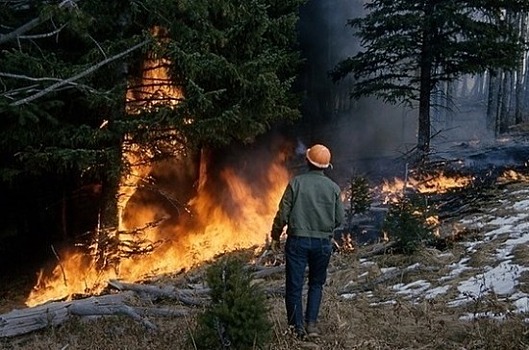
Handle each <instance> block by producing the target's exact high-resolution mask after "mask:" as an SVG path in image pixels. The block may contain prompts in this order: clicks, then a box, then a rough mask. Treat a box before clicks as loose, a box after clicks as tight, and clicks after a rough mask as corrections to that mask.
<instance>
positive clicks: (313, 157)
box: [305, 144, 331, 169]
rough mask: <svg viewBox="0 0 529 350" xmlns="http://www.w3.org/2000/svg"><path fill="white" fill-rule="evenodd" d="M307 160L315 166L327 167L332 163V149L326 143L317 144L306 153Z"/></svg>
mask: <svg viewBox="0 0 529 350" xmlns="http://www.w3.org/2000/svg"><path fill="white" fill-rule="evenodd" d="M305 156H306V157H307V160H308V161H309V162H310V163H311V164H312V165H314V166H315V167H318V168H321V169H325V168H328V167H329V165H330V164H331V151H329V149H328V148H327V147H325V146H324V145H320V144H315V145H314V146H312V147H311V148H309V149H308V150H307V153H306V154H305Z"/></svg>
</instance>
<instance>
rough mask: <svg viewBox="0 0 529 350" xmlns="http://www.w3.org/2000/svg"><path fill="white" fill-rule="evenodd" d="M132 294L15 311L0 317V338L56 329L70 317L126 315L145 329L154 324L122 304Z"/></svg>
mask: <svg viewBox="0 0 529 350" xmlns="http://www.w3.org/2000/svg"><path fill="white" fill-rule="evenodd" d="M132 295H133V293H120V294H110V295H103V296H93V297H90V298H87V299H79V300H71V301H56V302H51V303H46V304H43V305H39V306H35V307H32V308H27V309H15V310H13V311H11V312H8V313H6V314H3V315H0V337H12V336H16V335H20V334H25V333H29V332H33V331H36V330H39V329H43V328H46V327H50V326H58V325H60V324H62V323H64V322H65V321H67V320H68V319H69V318H70V317H71V316H97V315H118V314H126V315H129V316H132V317H133V318H134V319H136V320H139V321H141V322H142V323H143V324H144V325H145V326H147V327H149V328H152V327H153V326H154V325H152V324H151V323H149V322H148V321H147V320H144V319H143V318H141V316H139V315H138V314H137V313H135V312H134V309H133V308H130V307H128V306H127V305H126V304H125V302H126V301H128V300H130V298H131V297H132Z"/></svg>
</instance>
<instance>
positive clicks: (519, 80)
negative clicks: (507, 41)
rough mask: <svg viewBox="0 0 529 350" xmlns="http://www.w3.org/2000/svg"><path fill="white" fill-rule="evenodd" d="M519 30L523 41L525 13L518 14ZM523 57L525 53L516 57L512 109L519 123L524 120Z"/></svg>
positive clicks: (525, 32)
mask: <svg viewBox="0 0 529 350" xmlns="http://www.w3.org/2000/svg"><path fill="white" fill-rule="evenodd" d="M519 17H520V18H519V23H520V24H519V30H520V37H521V40H522V42H525V39H526V37H527V29H526V27H527V14H526V13H520V14H519ZM524 57H525V53H524V54H522V55H521V56H520V57H519V59H518V69H517V71H516V90H515V110H514V123H515V124H520V123H523V122H524V111H523V100H522V98H523V87H524V81H523V79H524V74H523V73H524Z"/></svg>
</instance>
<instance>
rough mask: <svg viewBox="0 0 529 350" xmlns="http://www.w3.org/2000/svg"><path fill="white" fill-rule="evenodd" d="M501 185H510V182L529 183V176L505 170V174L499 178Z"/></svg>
mask: <svg viewBox="0 0 529 350" xmlns="http://www.w3.org/2000/svg"><path fill="white" fill-rule="evenodd" d="M498 182H499V183H508V182H529V176H528V175H526V174H522V173H520V172H517V171H515V170H512V169H510V170H505V171H504V172H503V174H502V175H501V176H500V177H499V178H498Z"/></svg>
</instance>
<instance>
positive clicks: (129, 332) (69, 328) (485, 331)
mask: <svg viewBox="0 0 529 350" xmlns="http://www.w3.org/2000/svg"><path fill="white" fill-rule="evenodd" d="M439 256H440V254H434V252H432V251H428V250H424V251H420V252H418V254H417V255H415V256H412V257H404V256H397V255H395V256H381V257H378V260H379V263H380V264H382V265H385V266H390V265H392V266H407V265H408V264H413V263H414V262H415V261H420V262H422V263H423V264H427V265H429V266H437V267H439V268H440V269H441V270H440V271H442V267H443V266H444V265H446V264H449V263H450V262H451V261H452V260H455V259H457V257H456V256H454V255H450V254H447V255H441V256H442V257H439ZM330 271H331V272H330V276H329V283H328V286H327V287H326V289H325V294H324V302H323V305H322V309H321V314H320V320H321V328H322V331H323V336H322V337H321V338H319V339H317V340H314V341H313V342H302V341H299V340H297V339H295V338H294V337H293V336H292V335H291V334H290V333H289V332H288V328H287V325H286V316H285V310H284V304H283V299H282V298H271V299H269V303H270V304H269V306H270V311H269V317H270V319H271V321H272V323H273V327H274V337H273V340H272V342H271V344H270V345H269V347H268V348H267V349H268V350H287V349H288V350H290V349H333V350H346V349H347V350H353V349H362V350H370V349H373V350H375V349H377V350H378V349H380V350H383V349H388V350H389V349H392V350H395V349H443V350H452V349H453V350H456V349H457V350H461V349H467V350H470V349H476V350H477V349H480V350H487V349H490V350H498V349H505V350H510V349H513V350H514V349H529V338H528V337H527V335H526V334H528V332H529V328H528V326H527V324H526V322H524V319H523V317H522V316H516V315H515V316H512V317H508V318H507V319H504V320H502V321H495V320H493V319H490V318H488V319H479V318H478V319H476V320H473V321H465V320H461V319H460V316H461V315H462V314H465V313H470V314H475V315H477V314H478V313H479V312H481V311H484V310H488V311H491V310H492V311H493V312H497V313H498V314H500V313H505V312H506V311H507V305H505V304H504V303H503V302H501V301H498V300H497V299H495V298H494V297H490V296H489V297H487V298H482V299H479V300H475V302H474V303H472V304H471V305H470V306H466V307H461V308H450V307H447V306H446V303H445V300H443V296H441V297H439V298H438V299H433V300H429V301H424V302H419V303H415V302H411V301H408V300H405V299H398V298H397V299H396V298H395V293H392V292H391V291H390V290H389V288H388V286H390V285H392V283H394V282H395V281H391V282H388V283H387V284H384V285H380V286H377V287H376V288H375V289H374V290H373V291H372V294H371V295H370V296H369V297H367V296H365V295H364V294H360V295H358V296H357V297H356V298H354V299H345V298H343V297H340V296H339V295H338V293H339V290H340V289H341V288H343V287H344V285H345V284H347V283H349V282H351V281H355V282H358V281H359V280H360V279H359V276H360V275H361V274H363V273H364V272H368V274H369V273H371V274H377V273H380V269H378V270H377V269H376V268H374V267H373V265H363V264H360V263H359V261H358V259H357V258H356V255H355V254H349V255H339V256H335V257H334V258H333V262H332V266H331V269H330ZM414 273H415V274H416V275H414V276H413V278H414V279H425V280H428V278H429V277H432V272H431V271H423V272H422V275H421V272H420V271H419V272H414ZM404 278H406V277H404ZM433 279H435V278H433ZM266 283H267V285H272V284H278V285H281V284H282V276H281V275H277V276H272V277H271V279H269V280H267V281H266ZM444 298H447V296H446V295H445V296H444ZM165 303H167V301H165ZM197 311H199V310H197ZM150 319H151V321H153V322H154V323H155V324H156V325H158V327H159V329H158V330H157V331H154V332H153V331H147V330H145V329H144V328H143V327H142V326H141V325H139V324H138V323H136V322H134V321H133V320H131V319H129V318H126V317H106V318H99V319H93V320H90V321H86V320H80V319H73V320H71V321H70V322H68V323H66V324H64V325H62V326H60V327H57V328H49V329H45V330H42V331H39V332H35V333H32V334H28V335H23V336H19V337H16V338H9V339H0V349H6V350H20V349H32V350H44V349H46V350H50V349H57V350H63V349H64V350H65V349H69V350H73V349H75V350H77V349H79V350H81V349H82V350H103V349H104V350H117V349H119V350H123V349H145V350H147V349H153V350H154V349H163V350H167V349H184V350H185V349H190V350H193V349H194V346H193V343H192V340H191V334H193V330H194V329H195V322H196V320H195V317H194V316H190V317H187V318H169V317H160V318H156V317H153V318H150Z"/></svg>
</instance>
